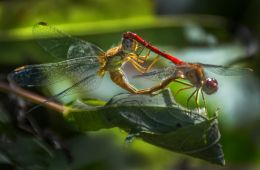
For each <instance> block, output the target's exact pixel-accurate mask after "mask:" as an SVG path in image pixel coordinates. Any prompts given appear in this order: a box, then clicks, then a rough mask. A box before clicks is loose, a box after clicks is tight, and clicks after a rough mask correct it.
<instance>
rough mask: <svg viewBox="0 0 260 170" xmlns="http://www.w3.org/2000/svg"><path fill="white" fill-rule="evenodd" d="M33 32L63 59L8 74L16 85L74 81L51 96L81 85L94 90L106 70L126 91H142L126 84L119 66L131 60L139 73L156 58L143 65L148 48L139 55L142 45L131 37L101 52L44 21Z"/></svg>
mask: <svg viewBox="0 0 260 170" xmlns="http://www.w3.org/2000/svg"><path fill="white" fill-rule="evenodd" d="M32 31H33V35H34V37H35V38H36V40H37V41H38V43H39V45H40V46H41V47H42V48H43V49H44V50H45V51H47V52H48V53H50V54H51V55H52V56H54V57H58V58H60V59H63V60H62V61H60V62H54V63H46V64H34V65H25V66H22V67H19V68H16V69H15V70H14V71H13V72H12V73H10V74H9V78H10V80H12V81H14V82H15V83H16V84H18V85H20V86H26V87H34V86H50V85H52V84H55V83H58V82H60V81H62V80H65V79H70V80H71V81H72V82H73V84H72V85H71V86H70V87H68V88H66V89H63V90H62V91H60V92H59V93H58V94H56V95H55V96H54V97H61V96H65V95H67V94H68V93H70V92H71V91H73V89H75V88H79V89H81V88H83V89H84V90H85V91H90V90H93V89H95V88H97V87H98V85H99V84H100V83H101V82H100V81H101V80H102V78H103V76H104V75H105V73H106V72H108V73H109V74H110V78H111V80H112V81H113V82H114V83H115V84H117V85H118V86H120V87H121V88H123V89H125V90H127V91H128V92H130V93H134V94H141V93H145V91H146V90H145V89H141V90H138V89H137V88H136V87H134V86H133V85H132V84H130V83H129V81H128V79H127V77H126V75H125V73H124V71H123V69H122V68H123V66H124V65H125V64H126V63H130V64H131V65H132V66H134V68H135V69H136V70H137V71H138V72H141V73H145V72H147V71H149V70H150V69H151V67H152V66H153V65H154V64H155V63H156V62H157V61H158V59H159V57H158V56H157V58H155V59H153V61H152V63H149V65H147V66H144V64H145V63H146V61H147V60H148V57H150V50H147V52H145V54H144V55H141V52H143V50H144V47H142V46H140V45H139V43H138V42H137V41H136V40H134V39H130V38H122V41H121V43H119V45H117V46H115V47H112V48H110V49H108V50H107V51H103V50H102V49H101V48H99V47H98V46H96V45H94V44H92V43H90V42H87V41H84V40H81V39H78V38H75V37H72V36H70V35H69V34H66V33H64V32H63V31H61V30H59V29H57V28H55V27H54V26H51V25H48V24H47V23H45V22H40V23H38V24H36V25H35V26H34V27H33V29H32ZM142 54H143V53H142Z"/></svg>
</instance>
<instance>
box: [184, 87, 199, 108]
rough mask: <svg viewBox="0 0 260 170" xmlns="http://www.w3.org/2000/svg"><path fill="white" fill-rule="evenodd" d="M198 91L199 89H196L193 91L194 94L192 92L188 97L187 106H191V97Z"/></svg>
mask: <svg viewBox="0 0 260 170" xmlns="http://www.w3.org/2000/svg"><path fill="white" fill-rule="evenodd" d="M197 91H198V89H196V90H194V92H192V94H191V95H190V97H189V98H188V100H187V103H186V105H187V108H189V103H190V99H191V98H192V97H193V96H194V94H195V93H197Z"/></svg>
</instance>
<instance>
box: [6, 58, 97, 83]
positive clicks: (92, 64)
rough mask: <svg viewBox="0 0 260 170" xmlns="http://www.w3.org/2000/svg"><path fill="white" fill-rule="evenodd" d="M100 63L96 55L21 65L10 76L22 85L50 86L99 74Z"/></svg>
mask: <svg viewBox="0 0 260 170" xmlns="http://www.w3.org/2000/svg"><path fill="white" fill-rule="evenodd" d="M98 69H99V63H98V59H97V57H96V56H92V57H82V58H74V59H70V60H65V61H61V62H57V63H48V64H36V65H27V66H23V67H20V68H18V69H16V70H15V71H13V72H12V73H10V75H9V78H10V79H11V80H13V81H14V82H16V83H17V84H18V85H20V86H50V85H52V84H55V83H58V82H61V81H63V80H71V81H73V82H78V81H80V80H82V79H83V78H84V77H87V76H88V75H90V74H91V75H92V74H94V75H97V71H98Z"/></svg>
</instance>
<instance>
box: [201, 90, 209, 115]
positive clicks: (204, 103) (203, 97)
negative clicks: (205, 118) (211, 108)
mask: <svg viewBox="0 0 260 170" xmlns="http://www.w3.org/2000/svg"><path fill="white" fill-rule="evenodd" d="M201 96H202V100H203V105H204V108H205V110H206V113H207V110H208V109H207V105H206V98H205V96H204V93H203V91H201Z"/></svg>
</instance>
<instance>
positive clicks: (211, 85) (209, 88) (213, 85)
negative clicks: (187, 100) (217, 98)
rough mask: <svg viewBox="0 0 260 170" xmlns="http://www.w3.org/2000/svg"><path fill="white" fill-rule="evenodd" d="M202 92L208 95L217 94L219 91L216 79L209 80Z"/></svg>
mask: <svg viewBox="0 0 260 170" xmlns="http://www.w3.org/2000/svg"><path fill="white" fill-rule="evenodd" d="M202 90H203V91H204V92H205V93H206V94H212V93H215V92H216V91H217V90H218V81H217V80H216V79H214V78H207V79H206V81H205V83H204V84H203V87H202Z"/></svg>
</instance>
